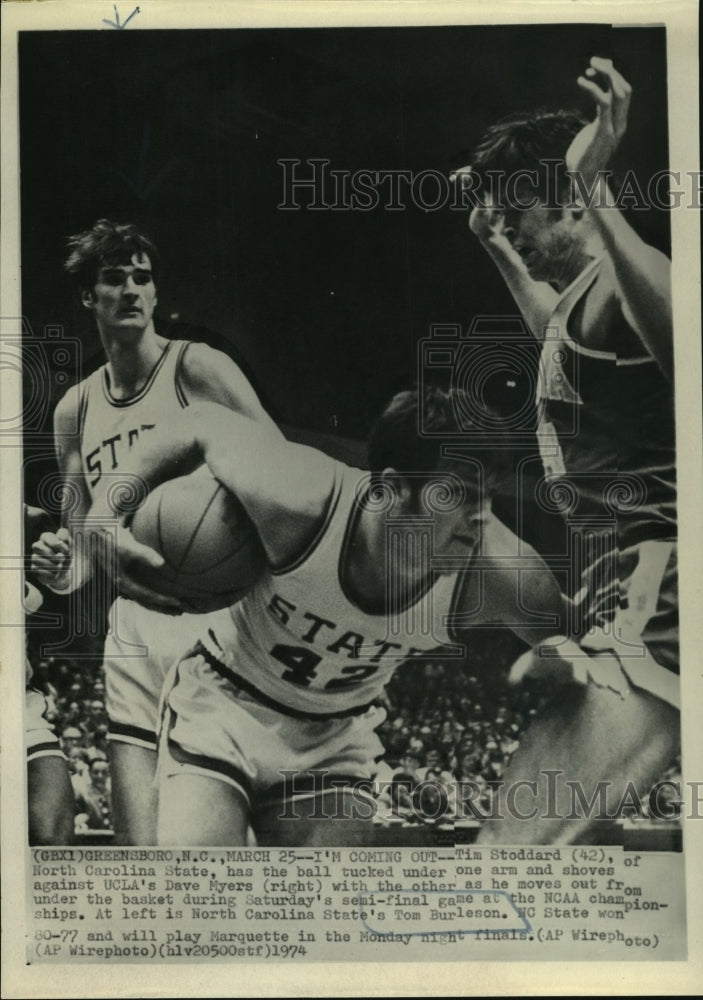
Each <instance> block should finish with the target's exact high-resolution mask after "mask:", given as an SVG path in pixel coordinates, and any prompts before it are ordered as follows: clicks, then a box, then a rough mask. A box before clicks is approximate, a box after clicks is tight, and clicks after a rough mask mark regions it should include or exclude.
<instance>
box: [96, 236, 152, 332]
mask: <svg viewBox="0 0 703 1000" xmlns="http://www.w3.org/2000/svg"><path fill="white" fill-rule="evenodd" d="M83 303H84V305H85V306H86V307H87V308H88V309H91V310H92V311H93V312H94V314H95V319H96V322H97V324H98V329H99V330H101V331H119V330H135V331H142V330H145V329H146V328H147V327H148V326H149V324H150V323H151V321H152V317H153V315H154V309H155V307H156V286H155V285H154V276H153V274H152V271H151V261H150V260H149V258H148V256H147V255H146V254H142V255H141V256H139V255H137V254H134V255H133V257H132V259H131V261H130V263H129V264H126V263H123V264H105V265H104V266H103V267H101V268H100V269H99V271H98V276H97V280H96V282H95V286H94V287H93V289H92V291H90V292H85V293H84V295H83Z"/></svg>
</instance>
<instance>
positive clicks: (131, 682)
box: [80, 340, 202, 749]
mask: <svg viewBox="0 0 703 1000" xmlns="http://www.w3.org/2000/svg"><path fill="white" fill-rule="evenodd" d="M189 343H190V341H179V340H174V341H169V342H168V343H167V344H166V346H165V348H164V351H163V354H162V355H161V357H160V358H159V360H158V361H157V362H156V365H155V366H154V369H153V371H152V372H151V374H150V376H149V378H148V379H147V381H146V383H145V384H144V386H143V387H142V388H141V389H140V391H139V392H138V393H136V394H135V395H134V396H132V397H131V398H129V399H124V400H123V399H115V398H114V397H113V395H112V393H111V392H110V379H109V374H108V371H107V367H106V365H103V366H102V367H101V368H99V369H98V370H97V371H95V372H93V374H92V375H90V376H89V377H88V378H87V379H85V381H84V382H82V383H81V386H80V419H81V427H80V440H81V459H82V463H83V472H84V475H85V481H86V483H87V486H88V489H89V491H90V493H91V496H92V495H93V494H94V492H95V489H96V487H97V486H98V483H100V481H101V479H104V478H105V477H106V476H114V477H115V479H114V482H115V484H118V483H119V482H120V480H121V481H122V482H123V483H129V481H130V480H129V471H130V464H131V463H130V461H129V452H130V449H131V448H132V446H133V445H134V443H135V442H136V441H137V440H138V439H139V438H140V437H142V436H144V435H147V434H158V430H159V426H164V425H166V424H167V423H168V421H169V420H170V419H171V418H172V416H173V414H174V413H176V412H179V411H180V410H181V409H182V408H183V407H185V406H187V405H188V399H187V397H186V394H185V391H184V388H183V385H182V384H181V378H180V372H181V365H182V360H183V355H184V353H185V351H186V349H187V347H188V345H189ZM121 474H122V475H121ZM103 485H105V483H103ZM107 485H108V487H109V486H110V483H109V482H108V483H107ZM135 496H136V491H135ZM201 628H202V620H200V616H195V615H179V616H177V617H173V616H168V615H164V614H163V613H161V612H159V611H153V610H151V609H149V608H144V607H142V606H141V605H139V604H136V603H135V602H134V601H131V600H128V599H127V598H125V597H118V598H117V600H116V601H115V602H114V603H113V605H112V608H111V611H110V618H109V626H108V633H107V637H106V641H105V650H104V666H105V688H106V691H105V706H106V709H107V713H108V716H109V719H110V739H113V740H115V739H117V740H120V741H122V742H127V743H134V744H136V745H139V746H144V747H147V748H149V749H155V748H156V735H155V733H156V729H157V725H158V703H159V696H160V693H161V687H162V683H163V678H164V675H165V674H166V672H167V671H168V669H169V667H170V666H171V664H172V663H173V662H174V660H175V659H178V657H179V656H180V655H182V654H183V653H184V652H185V651H186V650H187V649H188V647H189V646H191V645H192V644H193V641H194V639H195V637H196V636H197V635H198V632H199V630H200V629H201Z"/></svg>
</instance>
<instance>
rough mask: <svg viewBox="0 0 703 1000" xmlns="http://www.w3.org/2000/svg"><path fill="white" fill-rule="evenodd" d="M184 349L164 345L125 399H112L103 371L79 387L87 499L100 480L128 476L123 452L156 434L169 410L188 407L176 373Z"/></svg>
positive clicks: (178, 343) (185, 344)
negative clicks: (139, 385) (142, 380)
mask: <svg viewBox="0 0 703 1000" xmlns="http://www.w3.org/2000/svg"><path fill="white" fill-rule="evenodd" d="M189 343H190V342H189V341H185V340H170V341H169V342H168V343H167V344H166V346H165V348H164V351H163V354H162V355H161V357H160V358H159V360H158V361H157V362H156V364H155V365H154V368H153V370H152V372H151V374H150V375H149V378H148V379H147V380H146V382H145V383H144V385H143V386H142V388H141V389H140V390H139V392H137V393H135V395H134V396H130V397H129V399H116V398H115V397H114V396H113V395H112V393H111V391H110V376H109V374H108V370H107V365H102V366H101V367H100V368H98V370H97V371H95V372H93V374H92V375H89V376H88V378H87V379H85V380H84V381H83V382H82V383H81V385H80V442H81V459H82V462H83V474H84V476H85V481H86V484H87V486H88V489H89V490H90V494H91V496H93V495H94V492H95V488H96V486H97V485H98V483H99V482H100V481H101V479H103V478H104V477H106V476H114V477H115V482H117V481H118V477H119V475H120V472H123V473H128V472H129V462H128V461H127V459H128V457H129V452H130V450H131V448H132V447H133V445H134V443H135V442H136V441H137V440H138V439H139V438H140V437H143V436H144V435H150V434H154V433H158V428H159V425H162V426H164V425H167V424H168V421H169V419H170V417H171V415H172V414H173V412H174V410H176V411H178V410H180V409H181V408H183V407H185V406H187V405H188V399H187V397H186V394H185V391H184V389H183V386H182V384H181V379H180V369H181V363H182V358H183V355H184V353H185V351H186V349H187V348H188V346H189ZM108 485H109V484H108Z"/></svg>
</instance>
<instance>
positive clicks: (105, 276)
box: [102, 271, 124, 285]
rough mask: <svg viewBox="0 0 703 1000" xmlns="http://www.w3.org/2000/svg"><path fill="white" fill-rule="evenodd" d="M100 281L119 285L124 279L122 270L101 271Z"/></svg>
mask: <svg viewBox="0 0 703 1000" xmlns="http://www.w3.org/2000/svg"><path fill="white" fill-rule="evenodd" d="M102 281H103V284H105V285H121V284H122V282H123V281H124V271H103V273H102Z"/></svg>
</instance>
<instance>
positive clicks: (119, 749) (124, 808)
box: [110, 740, 158, 844]
mask: <svg viewBox="0 0 703 1000" xmlns="http://www.w3.org/2000/svg"><path fill="white" fill-rule="evenodd" d="M155 776H156V751H155V750H148V749H147V748H146V747H141V746H136V745H134V744H132V743H123V742H121V741H118V740H113V741H112V742H111V743H110V780H111V784H112V821H113V827H114V830H115V843H116V844H155V843H156V807H157V802H158V795H157V790H156V785H155V783H154V779H155Z"/></svg>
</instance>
